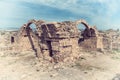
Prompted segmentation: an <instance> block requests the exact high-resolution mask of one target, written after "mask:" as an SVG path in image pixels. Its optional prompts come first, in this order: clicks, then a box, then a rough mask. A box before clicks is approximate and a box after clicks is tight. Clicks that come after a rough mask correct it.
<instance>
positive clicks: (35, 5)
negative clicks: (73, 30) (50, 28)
mask: <svg viewBox="0 0 120 80" xmlns="http://www.w3.org/2000/svg"><path fill="white" fill-rule="evenodd" d="M30 19H42V20H45V21H65V20H73V21H74V20H78V19H85V20H86V21H87V22H88V23H89V25H93V26H94V25H95V26H97V28H98V29H109V28H114V29H117V28H119V29H120V0H0V28H9V27H16V28H19V27H21V26H22V25H23V24H24V23H26V22H27V21H28V20H30Z"/></svg>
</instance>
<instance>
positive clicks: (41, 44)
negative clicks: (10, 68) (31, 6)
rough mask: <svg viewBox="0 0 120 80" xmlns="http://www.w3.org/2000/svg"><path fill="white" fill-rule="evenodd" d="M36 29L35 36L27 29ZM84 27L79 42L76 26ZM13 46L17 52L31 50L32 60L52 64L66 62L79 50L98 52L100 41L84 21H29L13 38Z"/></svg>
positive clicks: (76, 55) (95, 32)
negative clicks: (33, 58)
mask: <svg viewBox="0 0 120 80" xmlns="http://www.w3.org/2000/svg"><path fill="white" fill-rule="evenodd" d="M33 23H34V24H35V25H36V32H33V30H32V29H31V28H30V25H31V24H33ZM81 23H82V24H83V25H85V27H86V29H85V30H84V31H83V33H82V38H80V37H81V36H80V32H79V30H78V28H77V26H78V24H81ZM14 38H15V42H14V44H15V45H16V44H18V47H17V48H19V49H20V50H31V49H32V50H34V51H35V52H36V56H37V57H39V58H43V59H45V60H52V61H54V62H59V61H70V60H74V59H75V58H78V57H79V56H80V47H83V49H84V50H88V49H90V50H94V49H96V48H102V46H101V45H102V37H101V38H100V37H99V36H98V32H97V30H96V29H94V28H93V27H90V26H89V25H88V24H87V23H86V21H84V20H78V21H75V22H73V21H64V22H44V21H42V20H38V21H36V20H31V21H29V22H28V23H27V24H24V25H23V26H22V27H21V29H20V30H19V31H18V33H17V35H16V36H15V37H14Z"/></svg>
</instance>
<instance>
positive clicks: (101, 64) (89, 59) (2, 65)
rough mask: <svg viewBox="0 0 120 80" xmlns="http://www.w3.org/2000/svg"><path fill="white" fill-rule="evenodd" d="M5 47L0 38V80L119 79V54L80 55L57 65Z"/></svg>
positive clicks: (2, 36)
mask: <svg viewBox="0 0 120 80" xmlns="http://www.w3.org/2000/svg"><path fill="white" fill-rule="evenodd" d="M8 46H9V45H8V44H7V43H6V38H5V36H4V35H0V80H120V51H112V52H105V53H101V52H80V54H81V57H80V59H79V60H77V61H75V62H74V63H68V64H67V65H63V66H60V65H58V64H52V63H48V62H47V61H46V62H45V61H41V60H38V59H37V58H36V57H35V55H34V52H32V51H26V52H19V51H18V52H15V51H9V50H7V48H8Z"/></svg>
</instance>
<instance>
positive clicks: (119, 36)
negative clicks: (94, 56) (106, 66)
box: [100, 29, 120, 50]
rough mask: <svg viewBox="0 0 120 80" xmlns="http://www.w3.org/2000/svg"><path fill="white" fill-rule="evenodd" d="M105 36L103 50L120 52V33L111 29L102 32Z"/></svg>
mask: <svg viewBox="0 0 120 80" xmlns="http://www.w3.org/2000/svg"><path fill="white" fill-rule="evenodd" d="M100 34H102V36H103V44H104V46H103V48H104V49H105V50H120V31H119V30H112V29H109V30H107V31H104V32H100Z"/></svg>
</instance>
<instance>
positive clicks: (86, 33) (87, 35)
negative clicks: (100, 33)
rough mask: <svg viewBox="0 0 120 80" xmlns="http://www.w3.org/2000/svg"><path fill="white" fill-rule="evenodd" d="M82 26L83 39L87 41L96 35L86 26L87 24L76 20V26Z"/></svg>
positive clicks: (94, 31)
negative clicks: (83, 28)
mask: <svg viewBox="0 0 120 80" xmlns="http://www.w3.org/2000/svg"><path fill="white" fill-rule="evenodd" d="M79 24H83V25H84V27H85V30H84V31H83V33H82V34H81V36H83V39H89V38H90V37H95V36H96V35H97V31H96V30H95V29H94V28H93V27H90V26H89V25H88V23H87V22H86V21H85V20H82V19H81V20H77V21H76V25H77V26H78V25H79Z"/></svg>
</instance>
